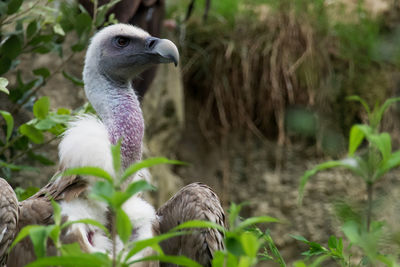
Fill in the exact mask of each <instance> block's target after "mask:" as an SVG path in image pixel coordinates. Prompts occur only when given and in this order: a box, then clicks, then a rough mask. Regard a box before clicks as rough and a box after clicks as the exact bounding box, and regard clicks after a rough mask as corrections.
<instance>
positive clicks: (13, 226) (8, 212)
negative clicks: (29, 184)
mask: <svg viewBox="0 0 400 267" xmlns="http://www.w3.org/2000/svg"><path fill="white" fill-rule="evenodd" d="M17 222H18V200H17V196H16V195H15V193H14V190H13V189H12V188H11V186H10V185H9V184H8V183H7V182H6V180H4V179H2V178H0V266H3V265H4V264H5V262H6V261H7V252H8V247H9V246H10V245H11V243H12V241H13V240H14V236H15V233H16V230H17Z"/></svg>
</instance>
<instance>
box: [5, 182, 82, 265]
mask: <svg viewBox="0 0 400 267" xmlns="http://www.w3.org/2000/svg"><path fill="white" fill-rule="evenodd" d="M7 185H8V184H7ZM10 188H11V187H10ZM86 188H87V182H86V181H85V180H84V179H82V178H81V177H80V176H68V177H62V178H59V179H56V180H55V181H53V182H50V183H48V184H47V185H46V186H44V187H43V188H42V189H40V190H39V191H38V192H37V193H36V194H35V195H33V196H32V197H30V198H28V199H26V200H24V201H22V202H20V203H19V220H18V226H17V228H16V229H15V230H14V233H18V232H19V231H20V230H21V229H22V228H23V227H25V226H27V225H30V224H38V225H49V224H52V223H53V217H52V216H53V207H52V205H51V202H50V199H54V200H56V201H60V200H66V201H69V200H72V199H74V198H76V197H78V196H79V195H81V194H82V193H83V192H84V191H85V190H86ZM11 190H12V189H11ZM2 204H3V201H2V202H1V203H0V205H2ZM63 219H64V220H65V219H67V218H63ZM61 238H62V240H63V241H64V242H65V243H70V242H76V241H77V242H78V243H83V242H79V241H80V239H81V237H79V236H76V233H70V234H69V236H61ZM83 249H84V248H83ZM47 250H48V251H47V252H48V255H55V252H56V251H55V248H54V246H52V245H51V244H49V245H48V248H47ZM34 259H35V254H34V251H33V246H32V243H31V241H30V239H29V238H25V239H24V240H22V241H21V242H19V243H18V244H17V245H16V246H15V247H14V248H13V249H12V251H11V252H10V254H9V257H8V261H7V266H8V267H11V266H25V265H26V264H28V263H29V262H31V261H33V260H34Z"/></svg>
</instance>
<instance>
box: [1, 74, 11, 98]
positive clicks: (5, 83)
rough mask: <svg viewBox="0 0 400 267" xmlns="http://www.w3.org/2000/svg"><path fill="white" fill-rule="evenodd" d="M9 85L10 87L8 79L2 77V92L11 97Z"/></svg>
mask: <svg viewBox="0 0 400 267" xmlns="http://www.w3.org/2000/svg"><path fill="white" fill-rule="evenodd" d="M7 85H8V80H7V79H6V78H3V77H0V92H3V93H5V94H7V95H9V94H10V91H8V89H7Z"/></svg>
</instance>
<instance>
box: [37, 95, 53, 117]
mask: <svg viewBox="0 0 400 267" xmlns="http://www.w3.org/2000/svg"><path fill="white" fill-rule="evenodd" d="M49 107H50V100H49V98H48V97H47V96H44V97H41V98H39V99H38V100H37V101H36V102H35V104H34V105H33V114H34V115H35V117H36V118H38V119H44V118H46V116H47V114H49Z"/></svg>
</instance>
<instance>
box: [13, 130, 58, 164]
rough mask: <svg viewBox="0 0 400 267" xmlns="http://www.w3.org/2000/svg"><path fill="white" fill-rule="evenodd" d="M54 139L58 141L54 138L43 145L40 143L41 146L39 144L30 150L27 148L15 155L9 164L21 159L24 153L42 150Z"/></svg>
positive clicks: (56, 137)
mask: <svg viewBox="0 0 400 267" xmlns="http://www.w3.org/2000/svg"><path fill="white" fill-rule="evenodd" d="M21 136H22V135H21ZM56 139H58V136H54V137H53V138H51V139H49V140H47V141H46V142H44V143H42V144H40V145H36V146H34V147H31V148H29V149H27V150H25V151H22V152H21V153H19V154H17V155H15V156H14V157H12V158H11V159H10V162H9V163H13V162H14V161H16V160H17V159H19V158H20V157H22V156H23V155H25V154H26V153H29V152H31V151H34V150H37V149H40V148H42V147H44V146H46V145H48V144H50V143H51V142H53V141H54V140H56Z"/></svg>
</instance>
